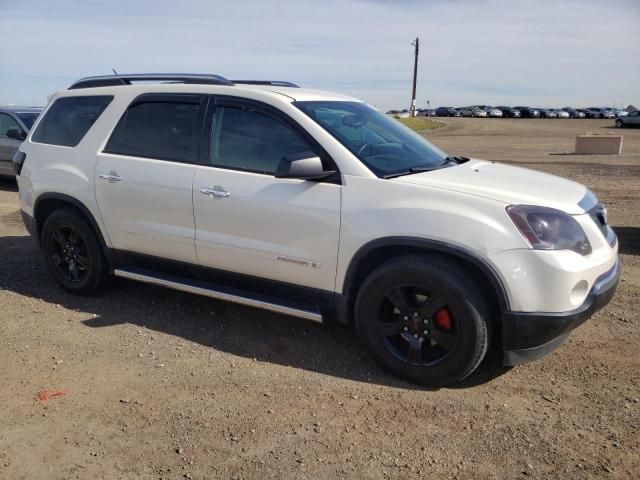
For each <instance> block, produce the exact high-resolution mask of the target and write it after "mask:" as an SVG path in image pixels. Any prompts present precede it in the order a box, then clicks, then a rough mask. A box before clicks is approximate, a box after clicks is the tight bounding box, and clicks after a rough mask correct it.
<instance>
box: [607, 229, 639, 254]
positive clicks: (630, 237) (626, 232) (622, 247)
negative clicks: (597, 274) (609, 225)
mask: <svg viewBox="0 0 640 480" xmlns="http://www.w3.org/2000/svg"><path fill="white" fill-rule="evenodd" d="M613 231H614V232H616V235H617V236H618V243H619V245H618V252H619V253H622V254H625V255H640V227H613Z"/></svg>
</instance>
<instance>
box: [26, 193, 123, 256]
mask: <svg viewBox="0 0 640 480" xmlns="http://www.w3.org/2000/svg"><path fill="white" fill-rule="evenodd" d="M44 200H60V201H62V202H65V203H68V204H70V205H73V206H74V207H76V208H77V209H78V210H80V212H82V214H83V215H84V216H85V217H86V218H87V219H88V220H89V223H90V224H91V227H92V228H93V231H94V232H96V235H97V236H98V241H99V242H100V245H101V246H102V250H103V251H104V254H105V256H106V257H107V259H109V260H111V255H110V253H109V252H110V249H109V247H108V246H107V243H106V242H105V241H104V237H103V235H102V231H101V230H100V227H99V226H98V222H96V219H95V218H94V216H93V214H92V213H91V211H90V210H89V209H88V208H87V207H86V206H85V205H84V204H83V203H82V202H80V201H79V200H77V199H75V198H73V197H71V196H69V195H65V194H64V193H56V192H45V193H41V194H40V195H39V196H38V198H37V199H36V201H35V202H34V205H33V218H34V224H35V228H34V232H33V234H32V235H33V237H34V240H35V242H36V243H37V244H38V245H40V238H39V237H40V230H41V229H42V225H38V224H37V220H36V219H37V217H38V207H39V205H40V203H41V202H42V201H44Z"/></svg>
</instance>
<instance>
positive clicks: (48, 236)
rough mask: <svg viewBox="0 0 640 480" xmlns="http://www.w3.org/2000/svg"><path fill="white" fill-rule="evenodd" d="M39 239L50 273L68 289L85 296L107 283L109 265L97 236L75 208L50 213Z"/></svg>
mask: <svg viewBox="0 0 640 480" xmlns="http://www.w3.org/2000/svg"><path fill="white" fill-rule="evenodd" d="M40 242H41V246H42V251H43V253H44V259H45V263H46V265H47V268H48V269H49V272H50V273H51V275H53V277H54V278H55V279H56V281H57V282H58V283H59V284H60V286H62V288H64V289H65V290H67V291H68V292H71V293H74V294H78V295H87V294H91V293H95V292H97V291H99V290H100V289H101V288H102V287H104V286H105V284H106V283H107V280H108V279H109V265H108V262H107V259H106V258H105V256H104V252H103V250H102V246H101V245H100V242H99V240H98V237H97V236H96V233H95V232H94V231H93V228H92V227H91V225H90V224H89V223H88V222H87V221H86V220H85V219H84V218H83V217H82V216H81V215H79V214H78V213H76V212H75V211H74V210H72V209H67V208H64V209H60V210H56V211H55V212H53V213H52V214H51V215H49V217H48V218H47V220H46V222H45V224H44V227H43V228H42V234H41V237H40ZM67 259H68V260H67Z"/></svg>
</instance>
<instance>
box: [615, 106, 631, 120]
mask: <svg viewBox="0 0 640 480" xmlns="http://www.w3.org/2000/svg"><path fill="white" fill-rule="evenodd" d="M613 113H615V114H616V118H618V117H626V116H627V115H629V112H627V111H626V110H623V109H622V108H616V109H615V110H614V111H613Z"/></svg>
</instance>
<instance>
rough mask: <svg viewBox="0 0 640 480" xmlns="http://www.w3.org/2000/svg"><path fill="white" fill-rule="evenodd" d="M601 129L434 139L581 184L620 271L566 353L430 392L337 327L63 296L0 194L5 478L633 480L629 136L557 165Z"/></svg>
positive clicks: (537, 129)
mask: <svg viewBox="0 0 640 480" xmlns="http://www.w3.org/2000/svg"><path fill="white" fill-rule="evenodd" d="M610 123H611V122H610V121H597V120H582V121H580V120H575V121H574V120H515V121H514V120H507V119H504V120H494V119H451V121H448V124H449V125H448V126H447V127H445V128H442V129H438V130H436V131H433V132H431V133H430V134H428V136H429V138H430V139H431V140H432V141H433V142H435V143H436V144H438V145H439V146H440V147H442V148H443V149H445V150H446V151H448V152H450V153H452V154H462V155H467V156H476V157H481V158H487V159H494V160H498V161H509V162H517V163H521V164H523V165H525V166H528V167H531V168H536V169H540V170H544V171H547V172H551V173H555V174H558V175H562V176H565V177H570V178H572V179H576V180H577V181H580V182H583V183H585V184H587V185H589V186H590V187H591V188H593V190H595V192H596V193H597V194H598V195H599V196H600V198H601V199H602V200H603V201H604V202H605V203H606V204H607V205H608V207H609V218H610V221H611V223H612V224H613V225H614V226H615V227H617V228H616V230H617V232H618V234H619V237H620V250H621V253H622V256H621V258H622V264H623V269H624V272H623V277H622V282H621V284H620V286H619V289H618V293H617V294H616V297H615V298H614V300H613V302H612V304H610V305H609V306H608V307H607V308H606V309H605V310H603V311H601V312H600V313H598V314H597V315H596V316H595V317H594V318H593V319H592V320H591V321H590V322H588V323H587V324H585V325H584V326H583V327H581V328H579V329H578V330H577V331H576V332H574V334H573V335H572V336H571V338H570V340H569V341H568V343H567V344H566V345H565V346H564V347H563V348H562V349H560V350H559V351H558V352H556V353H554V354H552V355H550V356H548V357H546V358H545V359H543V360H541V361H539V362H536V363H534V364H530V365H526V366H522V367H518V368H514V369H511V370H508V371H504V370H502V369H500V368H498V367H497V366H496V365H495V358H492V359H490V361H489V362H487V364H486V365H485V366H483V367H482V371H481V372H480V374H479V375H476V376H475V377H473V378H472V379H471V380H470V381H467V382H466V383H464V384H463V385H461V386H460V387H459V388H455V389H441V390H437V391H428V390H423V389H418V388H415V387H413V386H411V385H409V384H406V383H404V382H401V381H398V380H395V379H394V378H391V377H389V376H388V375H386V374H385V373H384V372H382V371H381V370H380V369H379V368H378V367H377V366H376V365H375V364H374V363H373V362H372V361H371V360H370V359H369V358H368V356H367V355H366V354H365V353H364V352H363V350H362V348H361V347H360V346H359V345H358V342H357V339H356V338H355V336H354V333H353V331H352V330H351V328H348V327H343V326H339V325H331V324H329V325H316V324H308V323H305V322H304V321H300V320H297V319H293V318H287V317H282V316H278V315H276V314H272V313H268V312H262V311H256V310H252V309H248V308H241V307H238V306H234V305H231V304H227V303H222V302H215V301H211V300H208V299H204V298H198V297H194V296H190V295H187V294H182V293H179V292H174V291H169V290H162V289H159V288H154V287H150V286H146V285H142V284H136V283H131V282H125V281H121V282H117V283H116V284H115V285H114V286H113V288H111V289H110V290H109V291H108V292H107V293H105V294H104V295H102V296H99V297H90V298H82V297H73V296H70V295H68V294H65V293H63V292H62V291H61V290H60V289H59V288H58V287H57V286H56V285H55V284H54V282H53V280H52V279H51V277H50V276H49V275H48V274H47V272H46V271H45V269H44V266H43V262H42V261H41V258H40V254H39V253H38V251H37V250H36V249H35V248H34V247H33V245H32V243H31V241H30V239H29V237H28V236H27V234H26V232H25V230H24V229H23V227H22V225H21V222H20V218H19V211H18V201H17V192H16V187H15V183H13V182H12V181H0V305H1V308H0V339H1V342H2V343H1V347H0V366H2V369H1V370H0V407H1V411H2V413H1V414H0V478H3V479H23V478H25V479H26V478H29V479H45V478H46V479H58V478H83V479H85V478H109V479H116V478H127V479H130V478H131V479H133V478H136V479H137V478H145V479H146V478H156V479H157V478H168V479H177V478H194V479H204V478H238V479H239V478H242V479H265V478H296V479H298V478H309V479H317V478H331V479H334V478H397V479H408V478H459V479H462V478H473V479H484V478H495V479H507V478H508V479H516V478H562V479H574V478H575V479H585V478H639V477H640V403H639V402H640V356H639V354H638V344H639V343H640V256H639V255H640V130H625V131H624V132H623V133H624V136H625V138H624V147H623V149H624V152H625V153H624V154H623V155H622V156H621V157H577V156H573V155H562V154H563V153H565V152H570V151H571V150H572V148H573V141H574V137H575V134H576V133H580V132H584V131H598V132H607V131H608V132H611V131H612V130H609V129H607V128H606V127H607V126H608V125H609V124H610ZM41 390H63V391H64V392H66V396H63V397H55V398H52V399H50V400H48V401H46V402H43V401H39V400H38V399H37V398H36V395H37V393H38V392H39V391H41Z"/></svg>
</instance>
